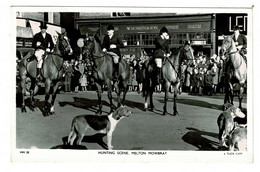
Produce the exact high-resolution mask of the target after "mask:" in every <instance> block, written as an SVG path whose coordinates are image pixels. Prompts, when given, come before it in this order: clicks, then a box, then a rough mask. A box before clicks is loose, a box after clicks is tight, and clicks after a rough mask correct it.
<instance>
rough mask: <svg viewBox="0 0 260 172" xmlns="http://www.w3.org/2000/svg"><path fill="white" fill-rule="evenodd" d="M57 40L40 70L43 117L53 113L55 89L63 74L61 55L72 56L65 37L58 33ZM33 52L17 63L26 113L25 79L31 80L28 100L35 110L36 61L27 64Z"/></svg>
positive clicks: (36, 89) (23, 108) (36, 87)
mask: <svg viewBox="0 0 260 172" xmlns="http://www.w3.org/2000/svg"><path fill="white" fill-rule="evenodd" d="M58 35H59V36H58V38H57V42H56V46H55V48H54V51H53V52H52V53H48V55H47V57H46V58H45V59H44V62H43V66H42V68H41V75H42V76H43V78H44V80H45V108H44V113H45V114H44V115H45V116H46V115H49V114H53V113H54V101H55V98H56V93H57V89H58V86H59V81H60V79H61V78H62V75H63V74H64V68H63V58H62V57H63V55H65V54H72V49H71V46H70V43H69V40H68V38H67V36H65V35H64V34H59V33H58ZM33 53H34V51H32V52H29V53H28V54H27V55H26V56H25V57H24V58H23V59H22V60H21V61H20V63H19V75H20V78H21V88H22V112H26V108H25V98H24V96H25V89H26V88H25V82H26V78H27V77H30V78H31V82H32V84H31V91H30V99H31V105H32V107H33V111H34V110H35V104H34V95H35V94H36V93H37V91H38V88H39V86H38V85H37V84H36V82H35V78H36V64H37V62H36V60H33V61H30V62H28V61H27V59H28V58H29V57H31V56H32V55H33ZM51 84H53V93H52V100H51V107H50V108H49V107H48V100H49V97H50V87H51Z"/></svg>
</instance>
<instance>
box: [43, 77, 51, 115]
mask: <svg viewBox="0 0 260 172" xmlns="http://www.w3.org/2000/svg"><path fill="white" fill-rule="evenodd" d="M50 88H51V80H50V79H49V78H46V79H45V102H44V109H45V115H49V113H50V111H49V107H48V101H49V98H50Z"/></svg>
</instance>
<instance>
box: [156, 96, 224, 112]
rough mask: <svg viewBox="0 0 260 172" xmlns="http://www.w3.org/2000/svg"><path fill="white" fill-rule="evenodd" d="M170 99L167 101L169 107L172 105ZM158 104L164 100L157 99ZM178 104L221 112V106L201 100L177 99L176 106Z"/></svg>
mask: <svg viewBox="0 0 260 172" xmlns="http://www.w3.org/2000/svg"><path fill="white" fill-rule="evenodd" d="M171 100H172V99H169V101H168V104H169V106H172V105H173V101H171ZM158 101H159V102H160V103H164V99H158ZM178 103H180V104H185V105H191V106H199V107H204V108H209V109H217V110H222V109H223V105H217V104H212V103H209V102H207V101H201V100H197V99H196V100H195V99H181V98H177V106H178Z"/></svg>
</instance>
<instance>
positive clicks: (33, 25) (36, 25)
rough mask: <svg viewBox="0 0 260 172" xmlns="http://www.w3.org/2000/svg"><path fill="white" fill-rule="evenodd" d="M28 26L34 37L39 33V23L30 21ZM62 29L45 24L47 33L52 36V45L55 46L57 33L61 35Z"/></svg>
mask: <svg viewBox="0 0 260 172" xmlns="http://www.w3.org/2000/svg"><path fill="white" fill-rule="evenodd" d="M30 25H31V28H32V31H33V35H35V34H36V33H38V32H40V31H41V29H40V27H39V26H40V22H36V21H32V20H30ZM61 30H62V28H61V27H60V26H54V25H51V24H47V33H49V34H50V35H51V36H52V40H53V42H54V44H56V41H57V38H58V34H57V33H56V32H58V33H61Z"/></svg>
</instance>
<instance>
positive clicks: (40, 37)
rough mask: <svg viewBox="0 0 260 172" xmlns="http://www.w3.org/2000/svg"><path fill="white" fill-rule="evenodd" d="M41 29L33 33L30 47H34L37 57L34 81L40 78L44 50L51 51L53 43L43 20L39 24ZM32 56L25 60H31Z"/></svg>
mask: <svg viewBox="0 0 260 172" xmlns="http://www.w3.org/2000/svg"><path fill="white" fill-rule="evenodd" d="M40 28H41V31H40V32H39V33H37V34H35V35H34V37H33V41H32V47H33V48H34V49H35V53H34V55H35V57H36V59H37V71H36V72H37V73H36V81H37V82H39V81H40V80H41V74H40V71H41V67H42V63H43V56H44V55H45V53H46V52H51V50H52V49H53V48H54V43H53V40H52V37H51V35H50V34H48V33H47V32H46V29H47V25H46V23H45V22H41V25H40ZM33 59H34V58H33V56H32V57H31V58H28V59H27V61H32V60H33Z"/></svg>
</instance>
